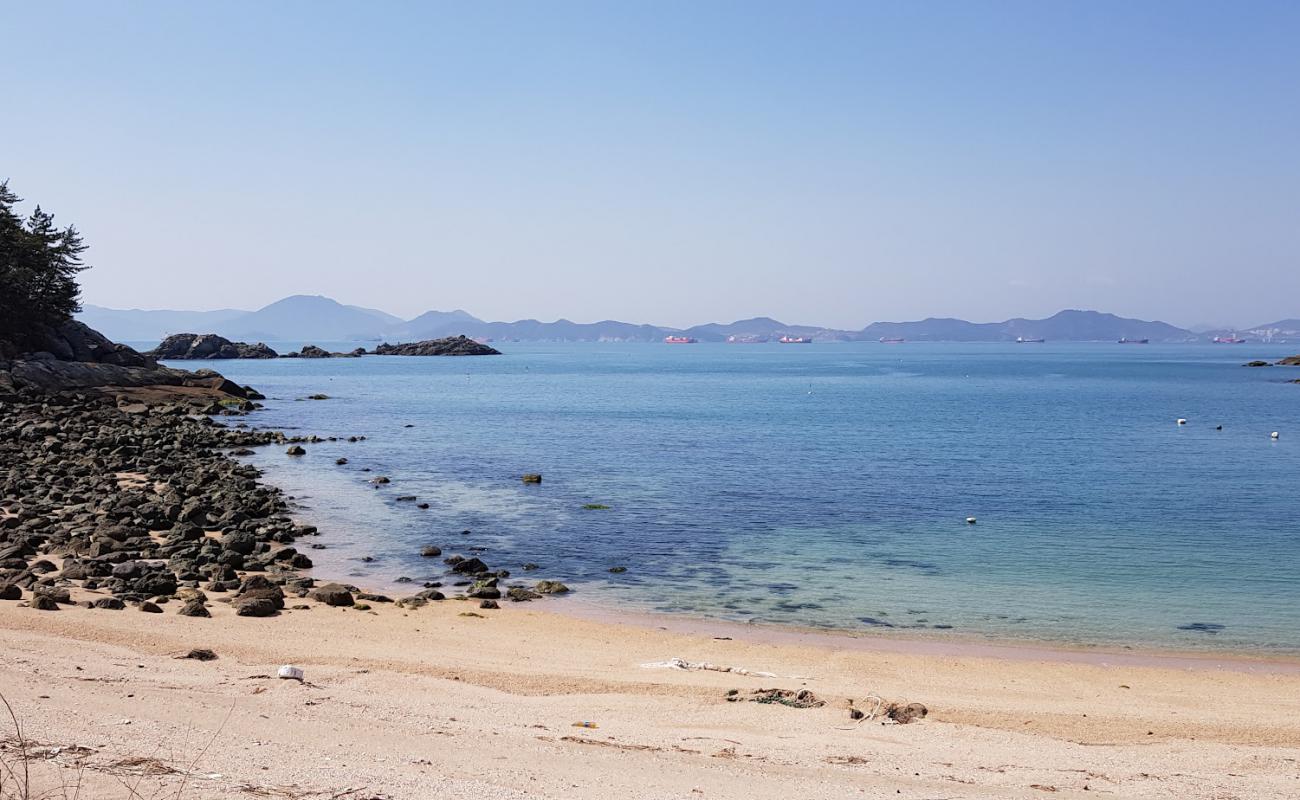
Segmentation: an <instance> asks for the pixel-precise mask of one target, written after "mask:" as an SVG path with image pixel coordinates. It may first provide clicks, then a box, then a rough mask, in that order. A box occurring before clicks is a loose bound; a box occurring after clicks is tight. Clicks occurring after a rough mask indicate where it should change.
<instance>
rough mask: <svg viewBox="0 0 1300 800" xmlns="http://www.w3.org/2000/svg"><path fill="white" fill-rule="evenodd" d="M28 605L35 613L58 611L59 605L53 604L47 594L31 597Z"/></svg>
mask: <svg viewBox="0 0 1300 800" xmlns="http://www.w3.org/2000/svg"><path fill="white" fill-rule="evenodd" d="M30 605H31V607H32V608H34V609H36V610H37V611H58V610H59V604H58V603H56V602H54V598H53V597H50V596H49V595H48V594H38V595H33V596H32V600H31V603H30Z"/></svg>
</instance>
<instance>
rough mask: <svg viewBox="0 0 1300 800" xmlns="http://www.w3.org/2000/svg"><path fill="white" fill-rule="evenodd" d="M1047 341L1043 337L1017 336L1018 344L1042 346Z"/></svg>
mask: <svg viewBox="0 0 1300 800" xmlns="http://www.w3.org/2000/svg"><path fill="white" fill-rule="evenodd" d="M1045 341H1047V340H1046V339H1044V338H1043V337H1041V336H1017V337H1016V344H1042V343H1043V342H1045Z"/></svg>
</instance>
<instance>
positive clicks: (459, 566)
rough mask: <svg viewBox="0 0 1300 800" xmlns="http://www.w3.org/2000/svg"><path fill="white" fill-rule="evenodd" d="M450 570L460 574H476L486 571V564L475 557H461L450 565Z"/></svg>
mask: <svg viewBox="0 0 1300 800" xmlns="http://www.w3.org/2000/svg"><path fill="white" fill-rule="evenodd" d="M451 571H452V572H455V573H458V574H460V575H477V574H478V573H480V572H487V571H488V566H487V564H484V563H483V562H482V561H480V560H479V559H477V558H463V559H461V560H459V561H457V562H456V563H454V564H452V565H451Z"/></svg>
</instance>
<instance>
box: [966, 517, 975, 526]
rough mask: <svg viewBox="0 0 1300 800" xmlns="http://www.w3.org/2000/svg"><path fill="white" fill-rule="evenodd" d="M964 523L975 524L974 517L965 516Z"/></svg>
mask: <svg viewBox="0 0 1300 800" xmlns="http://www.w3.org/2000/svg"><path fill="white" fill-rule="evenodd" d="M966 524H967V525H974V524H975V518H974V517H967V518H966Z"/></svg>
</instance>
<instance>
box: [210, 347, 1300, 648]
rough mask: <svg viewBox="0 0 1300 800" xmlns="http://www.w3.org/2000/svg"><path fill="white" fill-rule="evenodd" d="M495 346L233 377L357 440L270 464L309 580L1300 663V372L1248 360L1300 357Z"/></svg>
mask: <svg viewBox="0 0 1300 800" xmlns="http://www.w3.org/2000/svg"><path fill="white" fill-rule="evenodd" d="M343 344H344V343H336V346H338V347H342V346H343ZM500 347H502V348H503V349H505V350H507V351H508V352H507V354H506V355H503V356H499V357H491V358H401V357H366V358H362V359H334V360H323V361H315V360H306V361H303V360H278V361H263V362H259V361H240V362H221V363H219V364H216V365H215V366H217V367H218V368H219V369H220V370H221V371H222V372H223V373H225V374H226V375H227V376H228V377H230V378H232V379H234V380H237V381H239V382H241V383H249V384H252V385H254V386H256V387H257V388H259V389H260V390H261V391H263V392H264V393H266V394H267V395H268V397H269V398H270V399H269V400H268V401H267V402H266V407H267V408H266V410H265V411H263V412H259V413H258V414H257V415H255V416H254V417H252V418H250V420H249V421H250V422H251V423H252V424H255V425H257V426H259V427H277V428H284V429H296V430H299V431H300V432H302V433H315V434H319V435H322V436H326V435H337V436H348V435H352V434H364V435H365V436H367V437H368V439H367V440H366V441H364V442H359V443H354V444H349V443H346V442H338V443H328V444H320V445H314V446H309V447H308V455H307V456H305V457H302V458H299V459H292V458H289V457H287V456H286V455H284V452H283V448H268V449H266V450H264V451H262V452H261V453H259V455H258V456H256V457H255V458H254V459H253V460H254V463H256V464H257V465H258V466H260V467H262V468H263V469H264V470H265V471H266V473H267V479H268V480H270V481H271V482H273V483H276V484H278V485H280V486H282V487H284V488H285V489H286V491H288V492H289V493H290V494H292V495H294V496H295V497H296V498H297V499H298V501H299V502H300V503H301V505H302V508H301V516H302V518H304V519H305V520H307V521H310V522H313V523H315V524H317V525H319V526H320V528H321V530H322V531H323V532H324V536H323V538H321V539H320V541H321V542H323V543H325V544H327V545H328V546H329V549H328V550H325V551H319V552H317V551H313V552H312V555H313V557H315V558H317V563H318V565H319V569H318V571H322V572H330V571H332V572H334V573H336V574H338V575H339V576H351V578H352V579H353V580H354V581H355V582H357V583H359V584H363V585H369V586H385V585H391V582H392V581H393V580H394V579H395V578H397V577H398V576H403V575H405V576H409V577H412V578H415V579H416V580H417V581H418V580H425V579H436V578H439V577H441V576H442V575H443V572H442V571H443V569H444V568H443V566H442V564H441V562H440V561H439V560H437V559H434V560H426V559H422V558H420V557H419V555H418V553H419V549H420V547H421V546H423V545H425V544H438V545H440V546H442V547H443V549H444V550H445V551H446V552H447V553H462V554H466V555H469V554H470V552H471V551H470V549H469V548H471V547H480V548H486V549H485V550H484V551H482V553H481V557H482V558H483V559H484V560H485V561H487V562H488V563H489V564H490V565H492V566H493V567H494V568H498V567H504V568H508V569H511V570H512V571H514V572H515V574H516V576H519V577H525V575H524V573H521V572H519V571H518V570H519V566H520V565H522V564H523V563H525V562H536V563H538V564H540V565H542V567H543V569H542V570H539V571H538V572H536V573H530V574H528V575H527V576H526V577H528V578H529V579H533V578H536V577H556V578H561V579H563V580H564V581H566V582H567V583H569V584H570V585H571V586H573V587H575V588H576V589H577V590H579V591H580V592H581V593H582V595H583V596H584V597H586V598H588V599H595V600H598V601H602V602H609V603H611V604H617V605H620V606H622V607H628V608H635V609H645V610H663V611H671V612H687V613H692V614H697V615H706V616H712V617H721V618H728V619H735V620H749V619H754V620H759V621H764V622H777V623H788V624H797V625H811V626H828V627H838V628H847V629H859V630H862V629H881V630H883V629H886V628H887V626H892V628H890V629H892V630H897V631H902V632H905V633H915V634H925V635H958V634H968V635H969V634H975V635H981V636H990V637H995V638H1028V639H1039V640H1048V641H1057V642H1070V643H1092V644H1105V645H1125V644H1131V645H1142V646H1157V647H1171V648H1180V649H1187V648H1222V649H1230V650H1238V651H1250V652H1291V653H1294V652H1300V514H1298V513H1297V510H1298V505H1297V499H1298V498H1297V491H1296V490H1297V485H1298V479H1300V385H1294V384H1289V383H1287V382H1286V381H1287V380H1288V379H1295V378H1300V369H1290V368H1282V367H1271V368H1267V369H1247V368H1244V367H1242V366H1241V364H1242V362H1244V361H1246V360H1249V359H1253V358H1269V359H1270V360H1272V359H1275V358H1278V357H1281V356H1283V355H1289V354H1290V352H1288V350H1287V349H1286V348H1285V347H1276V346H1263V345H1218V346H1209V345H1206V346H1198V345H1148V346H1120V345H1113V344H1052V343H1048V344H1045V345H1043V344H1039V345H1015V344H968V345H958V344H906V345H901V346H885V345H880V344H876V343H856V344H815V345H803V346H799V345H784V346H783V345H775V344H772V345H739V346H737V345H713V344H698V345H690V346H667V345H634V344H586V345H580V344H554V345H542V344H504V345H500ZM1292 348H1294V346H1292ZM315 392H324V393H326V394H328V395H330V397H331V399H330V400H326V401H304V400H297V399H296V398H301V397H304V396H306V395H308V394H311V393H315ZM1179 417H1185V418H1187V420H1188V424H1187V425H1185V426H1178V425H1177V424H1176V419H1177V418H1179ZM406 425H412V426H414V427H404V426H406ZM1217 425H1222V426H1223V429H1222V430H1216V429H1215V426H1217ZM1271 431H1279V432H1280V433H1281V438H1280V439H1279V440H1277V441H1272V440H1270V437H1269V434H1270V432H1271ZM340 456H346V457H347V458H348V459H349V460H350V463H349V464H348V465H346V466H343V467H339V466H335V465H334V460H335V459H336V458H338V457H340ZM366 467H368V468H370V469H371V470H373V471H372V472H363V471H362V469H363V468H366ZM524 472H540V473H542V474H543V475H544V482H543V483H542V484H541V485H540V486H525V485H523V484H522V483H521V482H520V480H519V476H520V475H521V474H522V473H524ZM376 475H387V476H390V477H391V478H392V483H391V484H390V485H388V486H386V487H382V488H380V489H374V488H372V487H371V486H370V485H369V484H368V482H367V481H368V480H369V479H370V478H371V477H374V476H376ZM400 495H417V496H418V497H419V498H420V500H421V501H423V502H428V503H430V504H431V506H432V507H431V508H429V509H428V510H419V509H417V508H416V507H415V505H414V504H412V503H406V502H396V501H395V499H394V498H396V497H398V496H400ZM586 503H598V504H602V505H607V506H609V507H610V508H609V509H607V510H586V509H583V508H582V506H583V504H586ZM968 516H973V517H976V518H978V524H976V525H968V524H966V522H965V519H966V517H968ZM462 530H469V531H471V533H469V534H462V533H461V531H462ZM363 555H370V556H373V557H374V558H375V561H374V562H372V563H363V562H361V561H360V560H359V559H360V557H361V556H363ZM613 566H624V567H627V572H626V573H623V574H611V573H609V572H608V569H609V568H610V567H613ZM416 587H417V588H418V583H417V584H416Z"/></svg>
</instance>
